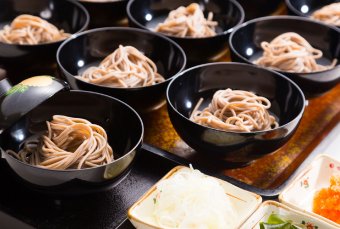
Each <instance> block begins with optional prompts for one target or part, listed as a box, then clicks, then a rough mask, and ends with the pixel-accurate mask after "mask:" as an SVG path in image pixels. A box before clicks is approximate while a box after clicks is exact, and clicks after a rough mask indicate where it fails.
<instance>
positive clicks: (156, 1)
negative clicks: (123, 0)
mask: <svg viewBox="0 0 340 229" xmlns="http://www.w3.org/2000/svg"><path fill="white" fill-rule="evenodd" d="M193 2H196V3H198V4H200V6H201V7H203V9H204V13H205V14H208V12H213V13H214V19H213V20H215V21H217V22H218V24H219V26H218V28H217V35H216V36H213V37H206V38H181V37H175V36H169V35H166V34H165V36H168V37H170V38H171V39H173V40H174V41H175V42H177V43H178V44H179V45H180V46H181V47H182V48H183V49H184V51H185V53H186V55H187V58H188V64H189V65H195V64H198V63H206V62H208V61H212V59H214V58H216V57H217V56H219V54H221V53H223V51H224V50H225V49H226V48H227V46H228V42H227V39H228V36H229V34H230V32H231V31H232V29H233V28H234V27H235V26H236V25H239V24H241V23H242V22H243V20H244V11H243V9H242V6H241V5H240V4H239V3H238V2H236V1H235V0H207V1H204V0H183V1H173V0H161V1H160V0H152V1H151V0H149V1H144V0H131V1H129V3H128V6H127V14H128V19H129V24H130V26H133V27H138V28H142V29H147V30H153V29H154V28H155V27H156V25H157V24H158V23H160V22H162V21H163V20H164V19H165V18H166V17H167V16H168V14H169V12H170V11H171V10H174V9H177V8H178V7H180V6H187V5H189V4H190V3H193Z"/></svg>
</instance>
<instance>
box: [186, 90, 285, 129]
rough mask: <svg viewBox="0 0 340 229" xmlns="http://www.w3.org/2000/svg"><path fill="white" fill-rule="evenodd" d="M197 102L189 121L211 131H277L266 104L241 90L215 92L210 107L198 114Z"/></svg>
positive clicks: (265, 100) (262, 98) (265, 99)
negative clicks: (211, 129)
mask: <svg viewBox="0 0 340 229" xmlns="http://www.w3.org/2000/svg"><path fill="white" fill-rule="evenodd" d="M202 102H203V99H202V98H201V99H200V100H199V101H198V103H197V105H196V107H195V108H194V110H193V112H192V114H191V117H190V120H192V121H193V122H196V123H198V124H201V125H204V126H208V127H212V128H215V129H220V130H226V131H236V132H251V131H261V130H269V129H272V128H276V127H278V125H279V124H278V123H277V122H276V120H275V117H274V116H272V115H270V114H269V112H268V109H269V108H270V106H271V103H270V101H269V100H268V99H267V98H265V97H261V96H257V95H255V94H254V93H252V92H248V91H243V90H232V89H230V88H228V89H226V90H218V91H217V92H215V94H214V96H213V99H212V100H211V103H210V104H209V105H208V107H206V108H204V109H203V110H202V111H200V110H198V108H199V107H200V106H201V104H202Z"/></svg>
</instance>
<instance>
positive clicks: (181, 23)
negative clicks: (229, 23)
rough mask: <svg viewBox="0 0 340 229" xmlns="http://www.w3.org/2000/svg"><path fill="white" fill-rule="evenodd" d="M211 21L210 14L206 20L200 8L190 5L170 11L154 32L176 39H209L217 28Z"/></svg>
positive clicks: (211, 14) (214, 22)
mask: <svg viewBox="0 0 340 229" xmlns="http://www.w3.org/2000/svg"><path fill="white" fill-rule="evenodd" d="M212 19H213V13H212V12H209V14H208V18H207V19H206V18H205V17H204V14H203V12H202V10H201V9H200V6H199V5H198V4H197V3H192V4H190V5H189V6H187V7H184V6H180V7H178V8H177V9H176V10H173V11H171V12H170V13H169V16H168V17H167V18H166V19H165V21H164V22H163V23H159V24H158V25H157V27H156V28H155V31H156V32H161V33H165V34H168V35H172V36H177V37H194V38H199V37H211V36H215V35H216V32H215V27H216V26H217V22H216V21H213V20H212Z"/></svg>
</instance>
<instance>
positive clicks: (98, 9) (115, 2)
mask: <svg viewBox="0 0 340 229" xmlns="http://www.w3.org/2000/svg"><path fill="white" fill-rule="evenodd" d="M78 1H79V2H80V3H81V4H82V5H83V6H84V7H85V8H86V9H87V11H88V12H89V14H90V18H91V20H90V25H89V27H90V28H99V27H108V26H117V25H120V24H122V23H124V19H126V5H127V3H128V0H106V1H86V0H78Z"/></svg>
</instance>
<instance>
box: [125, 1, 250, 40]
mask: <svg viewBox="0 0 340 229" xmlns="http://www.w3.org/2000/svg"><path fill="white" fill-rule="evenodd" d="M135 1H136V0H130V1H129V2H128V4H127V6H126V12H127V16H128V18H129V19H130V20H132V21H133V23H135V24H136V25H138V26H139V27H140V28H143V29H144V30H148V31H152V30H150V29H149V28H147V27H146V26H144V25H142V24H140V23H139V22H138V21H137V20H136V19H135V18H134V17H133V16H132V14H131V5H132V4H133V3H134V2H135ZM228 1H229V2H231V3H232V4H234V6H236V8H237V9H238V10H239V12H240V13H241V17H240V20H239V21H238V22H237V24H236V25H234V26H233V27H231V28H230V29H228V30H226V31H223V32H222V33H218V34H216V35H215V36H210V37H177V36H172V35H167V34H164V33H161V32H154V33H157V34H163V35H165V36H167V37H170V38H172V39H178V40H207V39H211V38H216V37H223V36H225V35H227V34H229V33H231V32H232V31H233V30H234V29H235V28H236V27H237V26H238V25H240V24H242V23H243V22H244V19H245V13H244V9H243V7H242V6H241V4H240V3H239V2H237V1H236V0H228Z"/></svg>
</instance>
